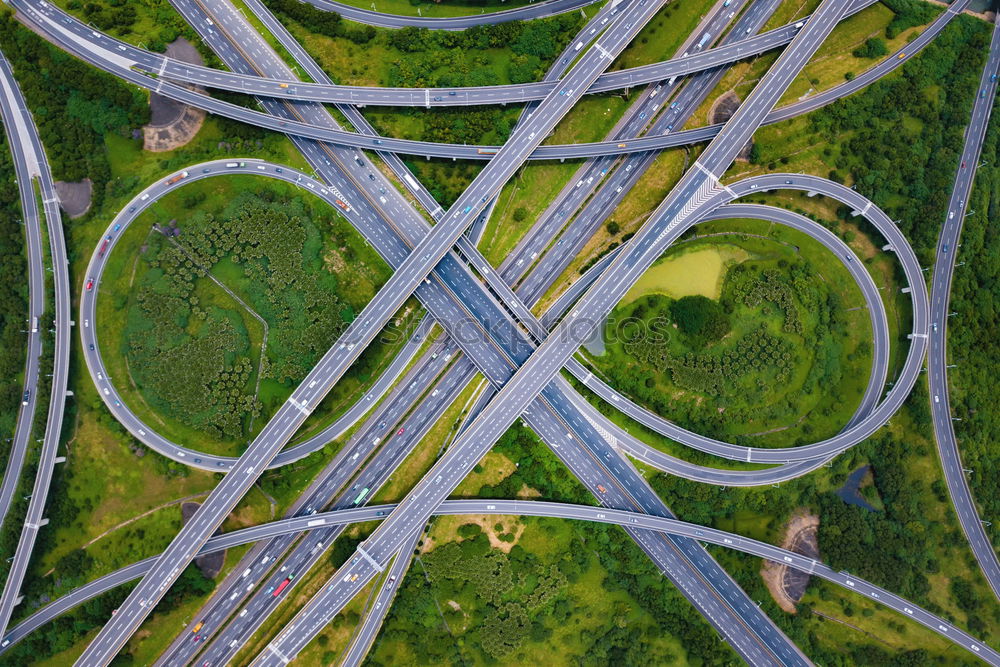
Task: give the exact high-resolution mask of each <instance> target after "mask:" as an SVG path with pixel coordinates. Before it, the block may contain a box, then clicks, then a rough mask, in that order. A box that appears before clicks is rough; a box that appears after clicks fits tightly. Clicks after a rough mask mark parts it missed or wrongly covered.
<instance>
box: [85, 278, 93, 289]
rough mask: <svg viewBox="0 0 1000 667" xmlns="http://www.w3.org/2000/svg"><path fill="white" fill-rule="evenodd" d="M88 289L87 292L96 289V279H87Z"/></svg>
mask: <svg viewBox="0 0 1000 667" xmlns="http://www.w3.org/2000/svg"><path fill="white" fill-rule="evenodd" d="M86 287H87V291H88V292H89V291H91V290H92V289H94V279H93V278H87V285H86Z"/></svg>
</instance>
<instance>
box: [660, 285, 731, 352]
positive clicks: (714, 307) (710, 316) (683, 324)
mask: <svg viewBox="0 0 1000 667" xmlns="http://www.w3.org/2000/svg"><path fill="white" fill-rule="evenodd" d="M670 314H671V315H672V316H673V319H674V322H675V323H676V324H677V328H678V329H680V330H681V331H682V332H683V333H685V334H687V335H688V336H689V337H692V338H695V339H698V340H702V341H706V342H710V341H717V340H720V339H721V338H722V337H723V336H725V335H726V334H727V333H729V317H728V316H727V315H726V312H725V311H724V310H723V309H722V306H720V305H719V302H717V301H713V300H712V299H709V298H708V297H704V296H702V295H700V294H695V295H691V296H682V297H681V298H679V299H677V300H676V301H674V302H673V303H672V304H670Z"/></svg>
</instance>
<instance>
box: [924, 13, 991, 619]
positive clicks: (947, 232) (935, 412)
mask: <svg viewBox="0 0 1000 667" xmlns="http://www.w3.org/2000/svg"><path fill="white" fill-rule="evenodd" d="M998 78H1000V23H998V24H996V25H994V27H993V40H992V42H991V43H990V54H989V58H988V59H987V61H986V67H985V68H984V69H983V74H982V77H981V78H980V80H979V89H978V90H977V91H976V98H975V101H974V102H973V106H972V118H971V119H970V121H969V124H968V126H966V128H965V145H964V146H963V148H962V155H961V156H960V158H959V167H958V170H957V171H956V172H955V183H954V185H953V187H952V190H951V197H950V199H949V200H948V212H947V214H946V215H945V219H944V222H943V223H942V225H941V233H940V235H939V236H938V244H937V259H936V260H935V262H934V273H933V274H932V282H931V334H930V349H929V351H928V353H927V378H928V383H929V387H928V388H929V392H928V393H929V394H930V407H931V419H932V421H933V423H934V439H935V440H936V441H937V447H938V454H939V456H940V457H941V467H942V469H943V470H944V478H945V482H947V484H948V493H949V494H950V495H951V502H952V505H953V506H954V508H955V514H957V515H958V521H959V523H960V524H961V525H962V530H963V531H964V532H965V537H966V539H967V540H968V541H969V547H970V548H971V549H972V553H973V554H974V555H975V557H976V560H977V561H978V562H979V568H980V569H981V570H982V572H983V575H984V576H985V577H986V581H988V582H989V584H990V588H992V589H993V594H994V595H996V597H997V599H1000V562H998V560H997V553H996V551H995V550H994V549H993V543H992V542H991V541H990V538H989V537H988V536H987V535H986V530H985V529H984V528H983V522H982V520H981V519H980V518H979V512H978V511H977V509H976V503H975V501H974V500H973V498H972V490H971V489H970V488H969V481H968V479H967V478H966V470H965V468H964V466H963V465H962V458H961V456H960V454H959V451H958V441H957V440H956V438H955V428H954V425H953V424H952V421H951V419H952V417H951V400H950V399H949V389H948V345H947V344H948V305H949V301H950V298H951V280H952V276H953V275H954V272H955V261H956V255H958V252H959V243H958V242H959V238H960V237H961V234H962V223H963V221H964V220H965V216H966V215H967V214H966V210H967V209H968V207H969V195H970V194H971V193H972V184H973V181H974V180H975V174H976V167H977V166H978V162H979V156H980V153H981V151H982V145H983V139H984V137H985V136H986V127H987V125H988V124H989V120H990V112H991V111H992V110H993V104H994V102H995V101H996V94H997V79H998ZM979 472H980V474H983V473H985V474H991V472H990V471H979ZM970 474H971V473H970Z"/></svg>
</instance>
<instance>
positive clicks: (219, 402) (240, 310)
mask: <svg viewBox="0 0 1000 667" xmlns="http://www.w3.org/2000/svg"><path fill="white" fill-rule="evenodd" d="M388 276H389V268H388V266H387V265H386V264H385V263H384V262H383V261H382V260H381V258H379V257H378V255H376V254H375V252H374V251H373V250H371V248H369V247H368V246H367V245H366V244H365V243H364V241H363V239H362V238H361V237H360V235H359V234H358V233H357V232H355V231H354V230H353V229H352V228H351V226H350V225H349V224H348V223H347V222H346V221H345V220H344V219H343V218H341V217H340V216H339V215H337V214H336V213H335V212H334V211H333V209H332V208H331V207H329V206H328V205H326V204H325V203H323V202H322V201H320V200H318V199H313V198H311V197H306V196H305V195H304V194H303V193H302V192H301V191H300V190H298V189H297V188H295V187H293V186H291V185H288V184H285V183H281V182H276V181H270V180H265V179H261V178H256V177H252V176H227V177H225V178H210V179H206V180H201V181H196V182H193V183H191V184H189V185H187V186H185V187H183V188H181V189H180V190H177V191H175V192H173V193H171V194H168V195H167V196H165V197H163V198H162V199H161V200H160V201H158V202H157V203H156V204H154V205H153V206H152V207H151V208H150V209H149V210H147V211H146V212H145V213H143V214H142V215H141V216H140V217H139V218H138V219H137V220H136V221H135V222H134V223H133V224H132V225H131V226H130V227H129V228H128V230H127V231H126V232H125V234H124V236H123V237H122V239H121V241H120V242H119V243H118V244H117V245H116V246H115V248H114V250H113V255H112V257H111V258H110V261H109V262H108V266H107V269H106V270H105V273H104V276H103V279H102V285H101V290H102V293H101V298H100V301H99V304H98V322H97V325H98V326H99V327H100V328H99V334H100V340H101V344H102V356H103V357H104V360H105V363H106V364H107V368H108V371H109V373H110V374H111V377H112V378H113V379H114V381H115V384H116V386H117V387H118V388H119V390H120V391H121V392H122V396H123V397H124V398H125V400H126V401H127V403H128V404H129V405H130V406H132V407H133V409H135V410H136V412H137V413H138V414H139V415H140V416H142V417H143V418H144V419H148V420H149V422H148V423H149V424H150V425H151V426H153V427H154V428H157V429H158V430H160V432H161V433H162V434H163V435H164V436H166V437H169V438H173V439H175V441H178V442H184V443H185V444H189V445H192V446H193V445H194V443H197V446H198V447H199V448H202V449H204V450H206V451H211V452H215V453H238V451H240V447H239V444H238V443H240V444H242V443H245V442H246V441H247V440H248V439H250V437H252V435H253V434H254V433H255V432H256V430H257V429H259V428H260V427H261V426H263V424H264V423H265V422H266V420H267V418H268V416H269V415H270V414H271V413H272V412H273V411H274V410H275V409H276V408H277V407H278V406H279V405H280V404H281V403H282V402H284V401H285V399H286V398H287V397H288V395H289V394H290V393H291V391H292V389H293V388H294V387H295V386H296V384H297V383H298V382H299V381H300V380H301V379H302V378H303V377H305V375H306V374H307V372H308V371H309V369H310V368H312V366H313V365H314V364H315V363H316V361H317V360H318V359H319V357H320V356H322V354H323V353H324V352H326V350H327V349H328V348H329V347H330V345H332V343H333V341H334V340H335V339H336V337H337V335H338V334H339V333H340V332H341V331H342V330H343V329H344V328H345V327H346V325H347V324H348V323H349V322H350V321H351V320H352V319H353V318H354V314H355V313H356V312H358V311H360V310H361V308H363V307H364V306H365V304H367V303H368V301H369V300H370V299H371V298H372V296H373V295H374V294H375V292H376V291H377V289H378V288H379V287H380V286H381V285H382V284H383V283H384V282H385V280H386V279H387V278H388ZM380 347H381V346H376V348H374V349H372V350H370V351H369V352H366V354H365V356H363V357H362V358H361V360H359V361H358V362H357V363H356V364H355V366H354V368H352V370H351V373H350V374H349V376H348V378H347V379H346V383H341V384H338V387H337V389H336V390H335V393H334V394H331V396H330V397H328V399H327V400H326V406H325V410H323V409H321V411H320V412H325V414H326V416H329V415H330V414H331V413H332V412H334V411H336V410H338V409H340V408H342V407H346V401H347V400H348V399H349V397H350V396H351V395H353V394H355V392H356V391H358V389H359V387H360V386H362V385H363V384H365V383H366V382H367V381H368V380H369V379H370V377H371V376H372V374H373V371H374V370H375V368H376V367H377V366H378V365H379V361H380V359H381V358H382V357H384V356H385V354H386V350H385V349H380ZM341 403H345V405H340V404H341ZM320 418H321V417H320V416H317V417H315V418H314V419H320Z"/></svg>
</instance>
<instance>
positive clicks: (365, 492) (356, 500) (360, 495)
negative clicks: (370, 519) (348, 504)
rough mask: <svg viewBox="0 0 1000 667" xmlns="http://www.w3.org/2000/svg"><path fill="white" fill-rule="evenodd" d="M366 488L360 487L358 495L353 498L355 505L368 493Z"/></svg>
mask: <svg viewBox="0 0 1000 667" xmlns="http://www.w3.org/2000/svg"><path fill="white" fill-rule="evenodd" d="M368 490H369V489H368V487H367V486H366V487H365V488H363V489H361V493H359V494H358V497H357V498H355V499H354V504H355V505H357V504H358V503H360V502H361V501H362V500H364V499H365V496H367V495H368Z"/></svg>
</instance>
